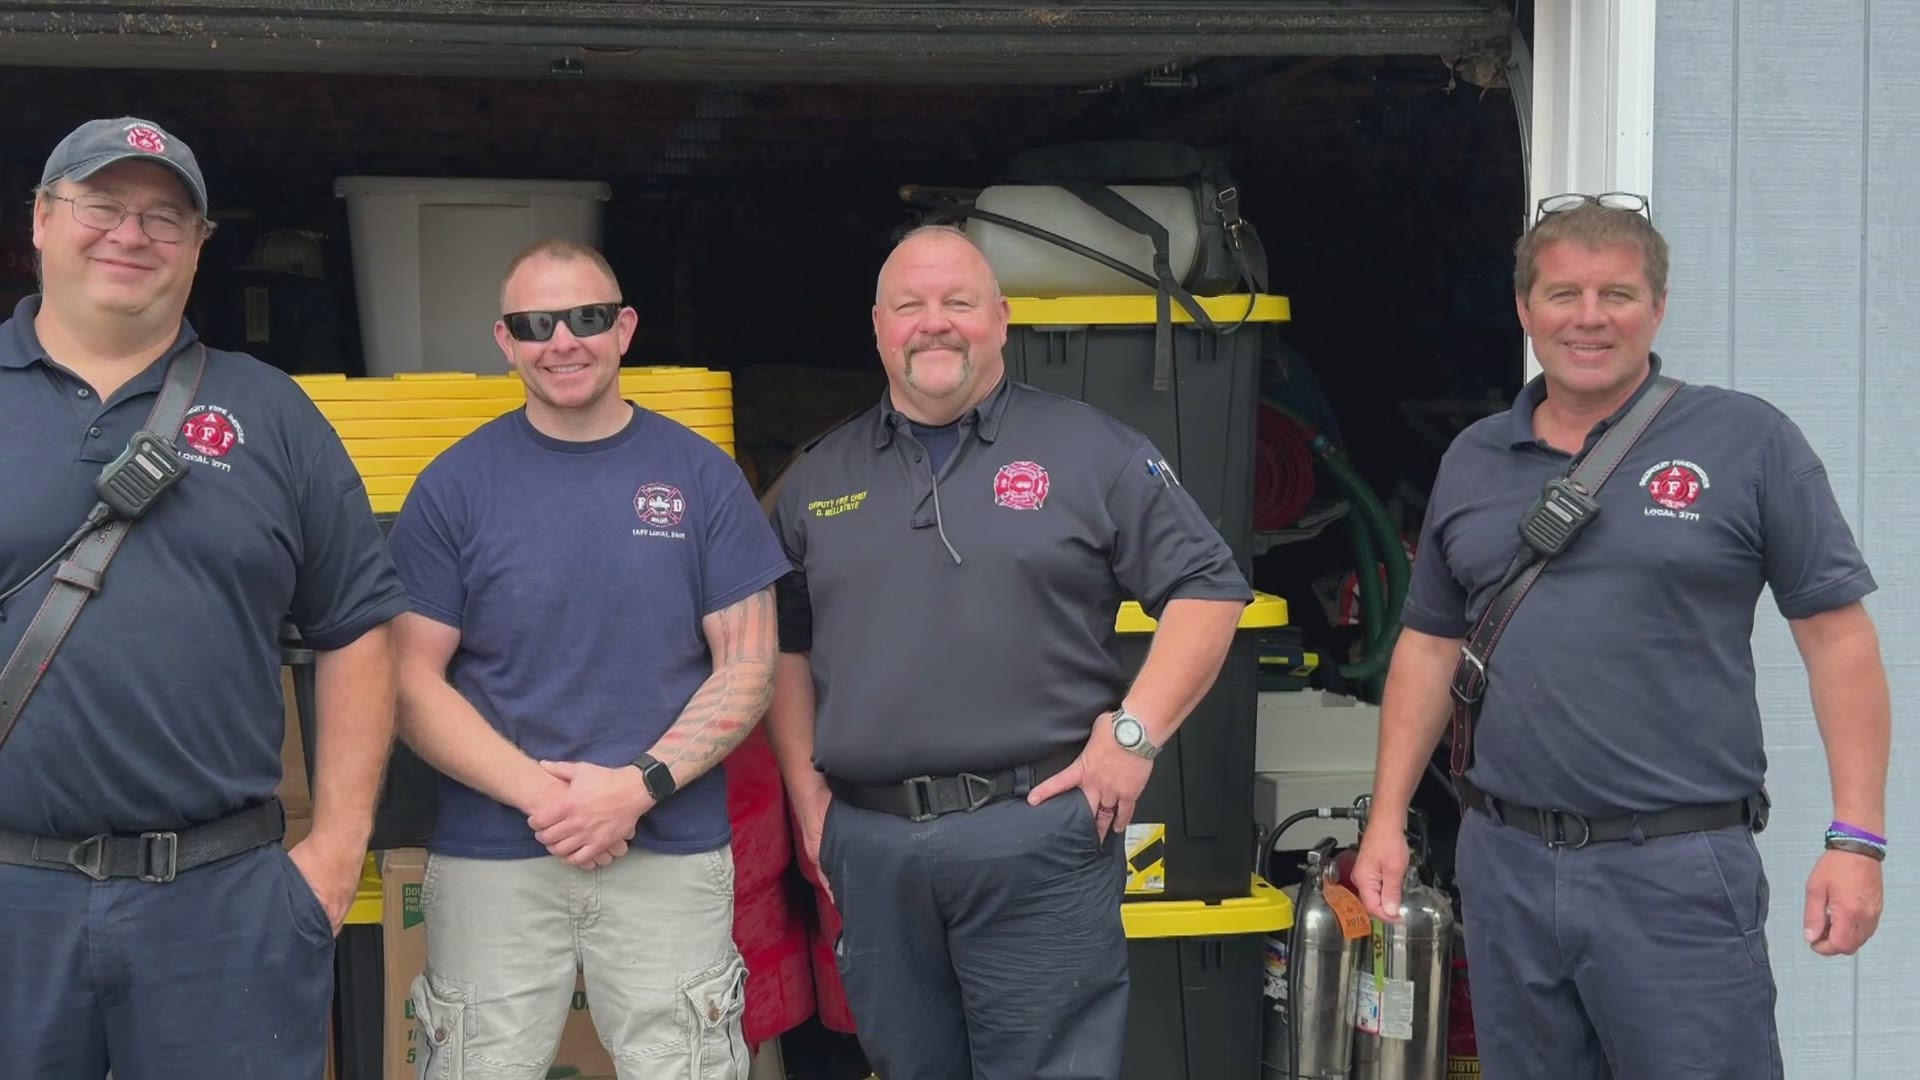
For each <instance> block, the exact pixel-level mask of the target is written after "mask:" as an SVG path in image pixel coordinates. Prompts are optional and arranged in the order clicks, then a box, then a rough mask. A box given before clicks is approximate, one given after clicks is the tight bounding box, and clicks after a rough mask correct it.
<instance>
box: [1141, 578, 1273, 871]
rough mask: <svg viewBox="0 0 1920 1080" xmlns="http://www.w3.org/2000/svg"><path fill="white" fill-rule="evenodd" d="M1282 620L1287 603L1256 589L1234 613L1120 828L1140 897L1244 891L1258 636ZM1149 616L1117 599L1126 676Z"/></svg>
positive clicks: (1147, 637) (1148, 628) (1249, 858)
mask: <svg viewBox="0 0 1920 1080" xmlns="http://www.w3.org/2000/svg"><path fill="white" fill-rule="evenodd" d="M1286 621H1287V604H1286V601H1284V600H1282V599H1280V598H1279V597H1276V596H1267V595H1264V594H1263V595H1260V596H1257V597H1256V598H1255V600H1254V602H1253V603H1252V604H1250V605H1248V607H1247V609H1246V611H1245V612H1243V613H1242V615H1241V617H1240V629H1239V631H1238V632H1237V633H1236V634H1235V635H1234V640H1233V644H1232V645H1231V646H1230V647H1229V648H1228V650H1227V659H1226V663H1225V664H1224V665H1223V666H1222V667H1221V669H1220V676H1219V678H1218V679H1216V680H1215V681H1214V684H1213V688H1212V689H1211V690H1209V691H1208V692H1207V696H1206V697H1204V698H1201V699H1200V704H1199V705H1197V706H1195V707H1194V710H1193V714H1192V715H1191V716H1188V717H1187V719H1186V722H1185V723H1183V724H1181V725H1180V730H1179V731H1178V732H1177V733H1175V735H1174V737H1173V738H1172V739H1171V740H1169V741H1168V742H1167V745H1166V746H1164V747H1162V748H1161V750H1160V755H1159V757H1157V758H1155V759H1154V762H1153V777H1152V778H1151V779H1150V780H1148V781H1147V787H1146V790H1145V791H1143V792H1142V793H1141V795H1140V801H1139V803H1137V804H1136V805H1135V806H1134V811H1133V822H1132V824H1130V825H1128V826H1127V836H1126V844H1127V867H1128V873H1127V893H1126V897H1127V899H1128V900H1129V901H1139V900H1223V899H1226V898H1228V897H1236V896H1245V895H1246V894H1247V888H1248V883H1249V882H1250V881H1251V878H1252V874H1253V871H1254V866H1253V849H1254V835H1253V833H1254V818H1253V748H1254V721H1255V716H1256V713H1257V711H1258V707H1259V696H1258V694H1259V691H1258V684H1259V680H1260V636H1261V634H1262V633H1263V632H1265V631H1267V630H1269V629H1271V628H1273V627H1275V626H1281V625H1284V624H1285V623H1286ZM1154 625H1155V624H1154V622H1153V620H1152V619H1149V618H1147V616H1146V615H1145V613H1143V612H1142V611H1141V610H1140V606H1139V605H1138V604H1135V603H1132V602H1131V601H1129V602H1128V603H1127V604H1124V605H1122V607H1121V609H1120V615H1119V618H1118V619H1117V620H1116V622H1115V627H1116V629H1117V630H1118V631H1119V633H1118V634H1117V635H1116V638H1115V640H1116V642H1117V644H1116V646H1115V648H1116V655H1117V657H1118V658H1119V660H1120V663H1121V667H1122V669H1123V670H1124V671H1125V672H1126V673H1127V676H1128V678H1131V677H1132V676H1133V675H1134V673H1136V672H1138V671H1139V670H1140V665H1141V664H1142V663H1144V662H1145V661H1146V658H1147V649H1148V647H1149V645H1150V643H1151V642H1152V631H1153V629H1154Z"/></svg>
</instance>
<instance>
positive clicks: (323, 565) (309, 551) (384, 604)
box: [288, 406, 406, 651]
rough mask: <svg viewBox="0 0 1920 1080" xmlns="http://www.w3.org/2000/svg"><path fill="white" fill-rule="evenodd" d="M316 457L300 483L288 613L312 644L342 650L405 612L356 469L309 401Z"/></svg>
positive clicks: (301, 418)
mask: <svg viewBox="0 0 1920 1080" xmlns="http://www.w3.org/2000/svg"><path fill="white" fill-rule="evenodd" d="M296 422H298V423H302V424H307V425H311V428H312V430H313V435H314V438H313V444H314V449H313V456H312V459H311V460H310V462H309V463H308V466H307V475H306V477H305V478H304V480H305V482H304V483H303V484H302V485H301V486H300V489H299V490H300V492H301V497H300V552H301V557H300V565H299V569H298V572H297V575H296V577H295V580H294V587H293V601H292V603H291V605H290V610H289V612H288V614H289V616H290V617H291V618H292V620H293V625H294V627H295V628H296V629H298V630H299V631H300V637H301V639H302V641H304V642H305V643H306V644H307V645H308V646H309V647H310V648H314V649H320V650H323V651H324V650H330V649H339V648H344V647H345V646H347V645H350V644H352V643H353V642H354V641H356V640H358V639H359V637H360V636H361V635H362V634H365V633H366V632H367V631H369V630H371V629H373V628H374V627H376V626H380V625H381V624H383V623H386V622H389V621H391V620H392V619H393V618H394V617H395V616H396V615H399V614H400V613H401V612H402V611H405V610H406V594H405V593H404V592H403V591H402V589H401V582H400V579H399V578H398V577H397V576H396V575H395V573H394V567H393V560H392V558H391V557H390V556H389V555H388V553H387V545H386V542H385V540H384V539H383V538H382V537H381V535H380V524H379V522H377V521H376V520H374V516H373V506H372V504H371V502H370V501H369V500H368V498H367V486H366V484H365V482H363V481H362V480H361V479H360V471H359V470H358V469H356V468H354V465H353V461H352V459H350V458H348V457H347V450H346V447H345V446H343V445H341V443H340V437H339V436H338V435H337V434H335V433H334V431H333V427H332V425H330V424H328V423H327V422H326V420H325V419H324V418H322V417H321V416H320V414H319V412H318V411H317V410H314V409H312V408H311V407H310V406H309V408H308V410H307V414H306V415H303V416H299V417H298V418H297V420H296Z"/></svg>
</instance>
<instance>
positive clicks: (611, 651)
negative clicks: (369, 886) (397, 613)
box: [392, 408, 789, 859]
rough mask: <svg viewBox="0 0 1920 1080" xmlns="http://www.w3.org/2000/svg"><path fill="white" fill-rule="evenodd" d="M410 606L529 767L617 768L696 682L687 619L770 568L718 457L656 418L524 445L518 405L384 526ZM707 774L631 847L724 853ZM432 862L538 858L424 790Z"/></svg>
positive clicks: (445, 458)
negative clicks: (429, 806) (433, 629)
mask: <svg viewBox="0 0 1920 1080" xmlns="http://www.w3.org/2000/svg"><path fill="white" fill-rule="evenodd" d="M392 543H393V557H394V561H395V562H396V563H397V564H398V565H399V568H400V576H401V578H402V580H404V581H405V582H406V586H407V592H408V595H409V596H410V598H411V600H412V604H413V610H415V611H416V612H419V613H420V614H421V615H424V616H426V617H427V618H429V619H433V620H434V621H436V622H439V623H443V624H445V625H447V626H451V627H454V628H455V629H457V630H459V631H460V644H459V647H458V648H457V649H456V650H455V651H454V654H453V658H452V660H451V661H450V662H449V663H448V665H447V680H448V682H449V683H451V684H452V685H453V687H454V689H456V690H458V691H459V692H460V694H461V696H462V697H464V698H465V699H466V700H467V702H468V703H469V704H471V705H472V706H473V708H474V710H475V711H476V712H478V713H479V714H480V715H481V716H482V717H485V718H486V720H487V722H488V723H490V724H492V725H493V727H494V728H495V729H496V730H497V731H499V732H500V733H501V735H503V736H505V737H506V738H507V739H508V741H510V742H512V743H513V744H514V745H515V746H517V747H519V748H520V749H521V750H522V751H524V752H526V753H527V754H528V756H530V757H533V758H536V759H547V760H552V761H585V762H590V763H592V764H595V765H604V766H607V767H609V768H618V767H620V766H623V765H626V764H629V763H631V762H632V761H633V759H634V758H636V757H639V756H640V754H641V753H643V752H644V751H646V750H647V749H648V748H649V747H651V746H652V745H653V744H654V743H655V742H656V741H658V740H659V738H660V736H661V735H662V734H664V733H665V732H666V730H667V729H668V728H669V727H671V726H672V725H673V723H674V721H676V720H677V719H679V717H680V713H681V711H682V710H683V709H685V708H686V705H687V702H688V701H689V700H690V699H691V698H692V697H693V695H694V692H695V691H697V690H699V689H700V686H701V684H702V683H704V682H705V681H706V680H707V678H708V677H709V676H711V675H712V674H713V654H712V652H711V651H710V650H709V649H708V647H707V640H706V635H705V632H704V630H703V629H702V620H703V619H705V618H706V616H708V615H711V614H713V613H714V612H717V611H720V610H722V609H724V608H727V607H729V606H731V605H733V604H736V603H738V602H740V601H741V600H744V599H746V598H747V597H749V596H751V595H753V594H754V593H756V592H759V591H760V590H761V589H764V588H766V587H767V586H769V585H771V584H773V583H774V581H775V580H776V579H777V578H779V577H780V575H782V574H784V573H786V572H787V570H788V569H789V567H788V565H787V560H786V558H785V557H784V556H783V555H782V554H781V551H780V545H779V544H778V543H777V542H776V541H775V540H774V536H773V529H772V528H771V527H770V526H769V525H768V524H767V519H766V516H765V515H764V514H762V513H761V512H760V506H759V504H758V503H757V502H755V501H754V498H753V492H752V491H751V490H750V489H749V488H748V487H747V480H746V477H745V476H744V475H743V474H742V473H741V472H740V467H739V466H738V465H736V464H734V462H733V459H732V458H729V457H728V456H727V455H726V453H725V451H723V450H721V449H720V448H719V447H717V446H715V445H714V444H713V443H712V442H709V441H708V440H706V439H704V438H702V437H701V436H700V435H698V434H696V433H695V432H693V431H692V430H690V429H688V428H686V427H684V426H682V425H681V424H679V423H676V422H675V421H673V420H671V419H669V418H667V417H664V416H661V415H659V414H658V413H653V412H649V411H647V410H645V409H640V408H635V409H634V411H633V419H632V421H631V422H629V423H628V424H627V426H626V427H624V428H622V429H621V430H620V431H619V432H618V433H616V434H614V435H611V436H608V437H607V438H604V439H594V440H591V441H587V442H568V441H564V440H561V439H555V438H552V437H550V436H547V435H544V434H542V433H541V432H540V431H538V430H537V429H535V428H534V426H533V424H532V423H530V422H529V421H528V420H527V415H526V410H525V409H516V410H515V411H513V412H511V413H508V414H506V415H505V416H502V417H500V418H499V419H497V420H494V421H492V422H490V423H488V424H486V425H485V426H483V427H481V428H480V429H479V430H477V431H475V432H474V433H473V434H471V435H468V436H467V437H466V438H464V439H462V440H460V441H459V442H458V443H455V444H454V445H453V446H452V447H450V448H448V450H447V451H446V452H445V453H443V454H441V455H440V456H439V457H438V458H436V459H435V460H434V462H433V463H432V464H431V465H429V466H427V468H426V470H425V471H424V472H422V473H421V474H420V479H419V481H418V482H416V483H415V484H414V487H413V490H412V491H411V492H410V493H409V494H408V495H407V501H406V504H405V505H404V506H403V507H402V508H401V510H400V516H399V518H397V519H396V520H395V521H394V524H393V533H392ZM731 835H732V828H731V825H730V822H729V818H728V816H727V781H726V774H725V771H724V770H723V769H718V768H716V769H712V770H709V771H708V772H706V773H705V774H703V775H702V776H700V777H699V778H698V779H696V780H694V781H693V782H692V783H690V784H688V785H686V786H685V787H683V788H681V789H680V790H679V791H676V792H674V794H673V796H672V797H671V798H669V799H666V800H665V801H663V802H661V803H660V805H658V806H656V807H654V808H653V809H652V810H649V811H648V812H647V814H646V816H645V817H643V818H641V819H640V827H639V831H638V833H636V835H635V838H634V843H635V844H637V845H639V846H641V847H644V848H647V849H648V850H651V851H659V852H665V853H668V854H689V853H694V852H700V851H710V850H713V849H715V848H718V847H720V846H722V845H724V844H725V843H727V841H728V839H729V837H730V836H731ZM430 846H431V847H432V849H433V850H434V851H437V852H440V853H443V854H447V855H457V856H463V857H467V858H486V859H519V858H537V857H540V856H543V855H545V854H546V853H547V851H546V847H545V846H544V845H542V844H541V843H540V841H538V840H536V839H535V838H534V835H533V830H531V829H530V828H528V827H527V816H526V815H525V814H523V813H521V812H520V811H519V810H516V809H514V808H513V807H511V806H507V805H505V804H503V803H500V802H496V801H495V800H493V799H492V798H490V797H488V796H487V795H484V794H482V793H480V792H478V791H475V790H473V789H472V788H469V787H467V786H466V785H464V784H461V783H459V782H458V781H455V780H453V779H451V778H445V777H443V778H442V780H441V785H440V812H439V816H438V819H437V822H436V824H435V827H434V835H433V841H432V844H431V845H430Z"/></svg>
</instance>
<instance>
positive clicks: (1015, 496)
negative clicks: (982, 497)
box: [993, 461, 1052, 510]
mask: <svg viewBox="0 0 1920 1080" xmlns="http://www.w3.org/2000/svg"><path fill="white" fill-rule="evenodd" d="M1051 486H1052V483H1051V481H1049V480H1048V479H1047V470H1045V469H1043V468H1041V467H1040V466H1039V465H1036V464H1034V463H1033V462H1031V461H1016V462H1013V463H1011V464H1008V465H1002V466H1000V471H999V472H998V473H996V474H995V475H994V477H993V501H994V504H995V505H998V506H1004V507H1006V508H1007V509H1009V510H1038V509H1040V508H1041V507H1042V506H1045V505H1046V504H1047V489H1048V488H1049V487H1051Z"/></svg>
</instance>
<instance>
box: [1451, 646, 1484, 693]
mask: <svg viewBox="0 0 1920 1080" xmlns="http://www.w3.org/2000/svg"><path fill="white" fill-rule="evenodd" d="M1460 659H1461V660H1464V661H1465V662H1466V663H1467V665H1468V666H1469V667H1471V668H1472V669H1473V670H1472V673H1470V674H1468V675H1466V676H1464V677H1458V678H1455V679H1453V680H1452V681H1451V682H1449V683H1448V684H1447V691H1448V692H1449V693H1451V694H1452V695H1453V700H1455V701H1457V702H1459V703H1460V704H1462V705H1464V706H1466V707H1467V708H1469V709H1471V708H1473V707H1474V706H1475V705H1478V704H1480V699H1481V698H1483V697H1485V696H1487V663H1486V661H1484V660H1482V659H1480V658H1479V657H1478V656H1475V655H1473V647H1472V646H1470V645H1468V644H1466V643H1464V642H1462V643H1461V645H1460ZM1456 674H1457V673H1456ZM1474 675H1478V676H1479V677H1480V678H1479V680H1478V683H1479V685H1478V688H1477V689H1475V690H1474V691H1473V692H1472V693H1471V694H1469V693H1468V692H1467V690H1466V687H1468V686H1473V685H1474V683H1475V680H1474Z"/></svg>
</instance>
